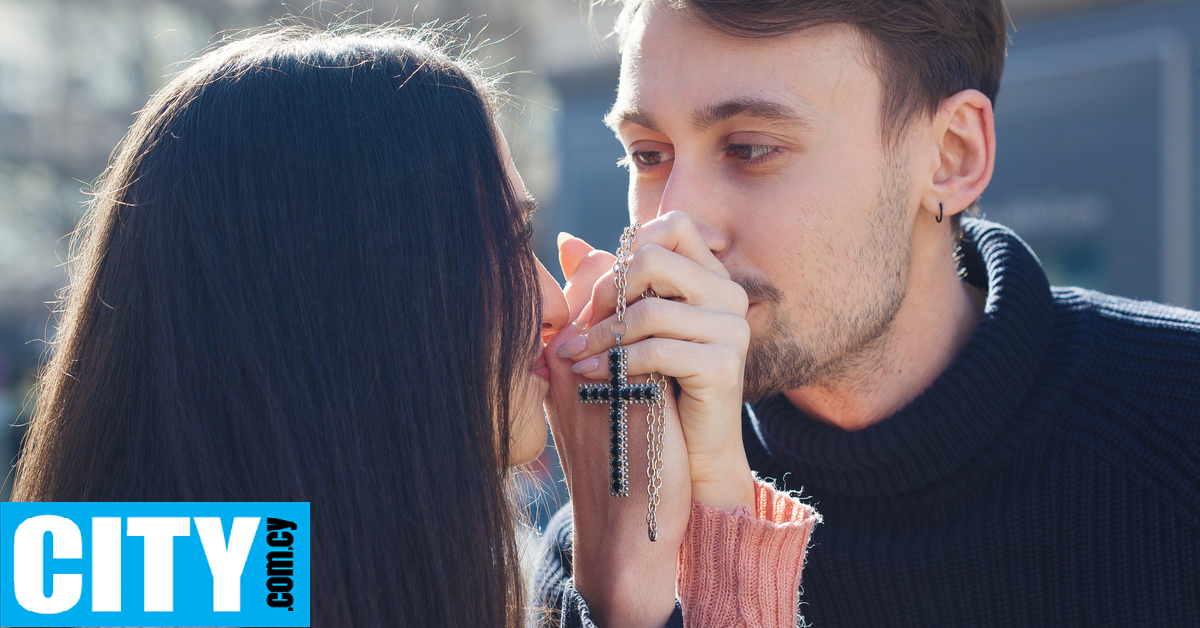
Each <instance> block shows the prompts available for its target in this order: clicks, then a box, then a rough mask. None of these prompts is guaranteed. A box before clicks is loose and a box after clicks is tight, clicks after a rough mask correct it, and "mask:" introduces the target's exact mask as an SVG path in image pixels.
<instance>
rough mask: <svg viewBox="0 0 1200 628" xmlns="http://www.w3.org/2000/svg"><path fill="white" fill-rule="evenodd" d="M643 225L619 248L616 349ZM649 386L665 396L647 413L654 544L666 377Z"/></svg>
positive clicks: (628, 232) (649, 526)
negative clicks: (631, 260) (638, 238)
mask: <svg viewBox="0 0 1200 628" xmlns="http://www.w3.org/2000/svg"><path fill="white" fill-rule="evenodd" d="M641 226H642V224H641V223H640V222H635V223H633V224H632V225H630V226H628V227H625V231H624V232H623V233H622V234H621V242H620V245H619V246H618V247H617V261H615V262H613V273H614V274H615V275H616V277H614V278H613V282H614V283H615V284H616V286H617V322H615V323H613V326H612V328H611V331H612V334H613V335H614V336H616V338H617V346H618V347H620V346H621V338H622V336H624V335H625V333H626V332H627V331H629V326H628V323H626V322H625V309H626V306H627V303H626V300H625V290H626V288H627V287H628V281H627V277H628V275H629V258H630V257H631V256H632V255H633V243H634V241H635V240H637V230H638V229H640V228H641ZM657 296H658V295H657V294H655V292H654V290H651V289H647V290H646V291H645V292H643V293H642V298H643V299H649V298H653V297H657ZM649 383H650V384H654V385H657V386H659V390H661V391H662V394H660V395H658V398H657V399H656V400H655V401H654V403H652V404H650V407H649V409H647V411H646V497H647V499H646V531H647V533H648V535H649V536H650V540H651V541H657V540H658V519H657V517H656V516H655V515H656V512H657V510H658V503H659V499H660V497H659V492H660V490H661V489H662V470H663V441H664V438H663V437H664V432H665V431H666V409H667V401H666V398H667V378H665V377H663V376H662V375H659V374H658V373H651V374H650V382H649Z"/></svg>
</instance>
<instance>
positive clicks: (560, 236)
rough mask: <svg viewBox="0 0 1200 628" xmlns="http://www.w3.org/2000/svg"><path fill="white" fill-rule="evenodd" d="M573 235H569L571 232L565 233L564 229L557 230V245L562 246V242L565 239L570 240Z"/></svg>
mask: <svg viewBox="0 0 1200 628" xmlns="http://www.w3.org/2000/svg"><path fill="white" fill-rule="evenodd" d="M574 237H575V236H573V235H571V234H569V233H567V232H566V231H559V232H558V246H559V248H562V245H563V242H566V241H567V240H570V239H571V238H574Z"/></svg>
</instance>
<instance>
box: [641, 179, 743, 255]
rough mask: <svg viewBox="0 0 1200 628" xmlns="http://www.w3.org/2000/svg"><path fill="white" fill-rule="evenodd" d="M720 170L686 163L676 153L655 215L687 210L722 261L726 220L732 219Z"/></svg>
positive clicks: (727, 241) (726, 243)
mask: <svg viewBox="0 0 1200 628" xmlns="http://www.w3.org/2000/svg"><path fill="white" fill-rule="evenodd" d="M720 176H721V173H720V171H719V170H717V169H716V168H714V167H709V166H707V165H701V164H695V163H691V164H689V163H687V162H686V161H684V160H681V159H680V158H679V157H678V156H676V158H675V164H674V165H673V166H672V169H671V174H670V176H669V177H668V178H667V185H666V187H665V188H664V189H663V195H662V200H661V201H660V202H659V206H658V215H659V216H662V215H664V214H666V213H668V212H672V211H681V212H684V213H686V214H687V215H688V216H689V217H690V218H691V219H692V222H694V223H695V224H696V229H697V230H699V231H700V235H701V237H703V238H704V242H705V244H707V245H708V250H710V251H712V254H713V255H714V256H715V257H716V258H717V259H718V260H721V261H722V262H724V261H725V257H724V256H725V254H726V253H728V251H729V244H730V236H729V224H730V222H729V220H730V219H731V218H732V216H731V215H730V211H729V208H728V207H726V206H725V203H724V202H723V199H724V198H725V194H724V193H723V190H722V189H721V183H720Z"/></svg>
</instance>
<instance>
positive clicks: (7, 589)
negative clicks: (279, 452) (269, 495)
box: [0, 502, 311, 627]
mask: <svg viewBox="0 0 1200 628" xmlns="http://www.w3.org/2000/svg"><path fill="white" fill-rule="evenodd" d="M310 538H311V529H310V528H309V521H308V503H307V502H137V503H134V502H130V503H97V502H69V503H68V502H56V503H50V502H42V503H37V502H32V503H0V625H2V626H97V627H100V626H163V627H171V626H214V627H215V626H308V625H309V597H310V596H309V574H310V553H309V541H310Z"/></svg>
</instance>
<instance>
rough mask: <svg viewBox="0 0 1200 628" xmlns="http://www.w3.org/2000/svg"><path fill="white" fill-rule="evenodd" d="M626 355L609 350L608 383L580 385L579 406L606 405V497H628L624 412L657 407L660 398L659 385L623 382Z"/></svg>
mask: <svg viewBox="0 0 1200 628" xmlns="http://www.w3.org/2000/svg"><path fill="white" fill-rule="evenodd" d="M625 358H626V353H625V349H624V348H622V347H615V348H612V349H609V350H608V383H607V384H580V385H579V403H588V404H599V403H607V404H608V446H609V449H608V469H609V494H611V495H612V496H613V497H628V496H629V420H628V419H629V417H628V416H627V415H626V413H625V408H626V406H628V405H629V404H631V403H645V404H653V403H657V402H658V400H659V399H661V398H662V395H663V387H662V385H661V384H630V383H628V381H627V378H626V364H625Z"/></svg>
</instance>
